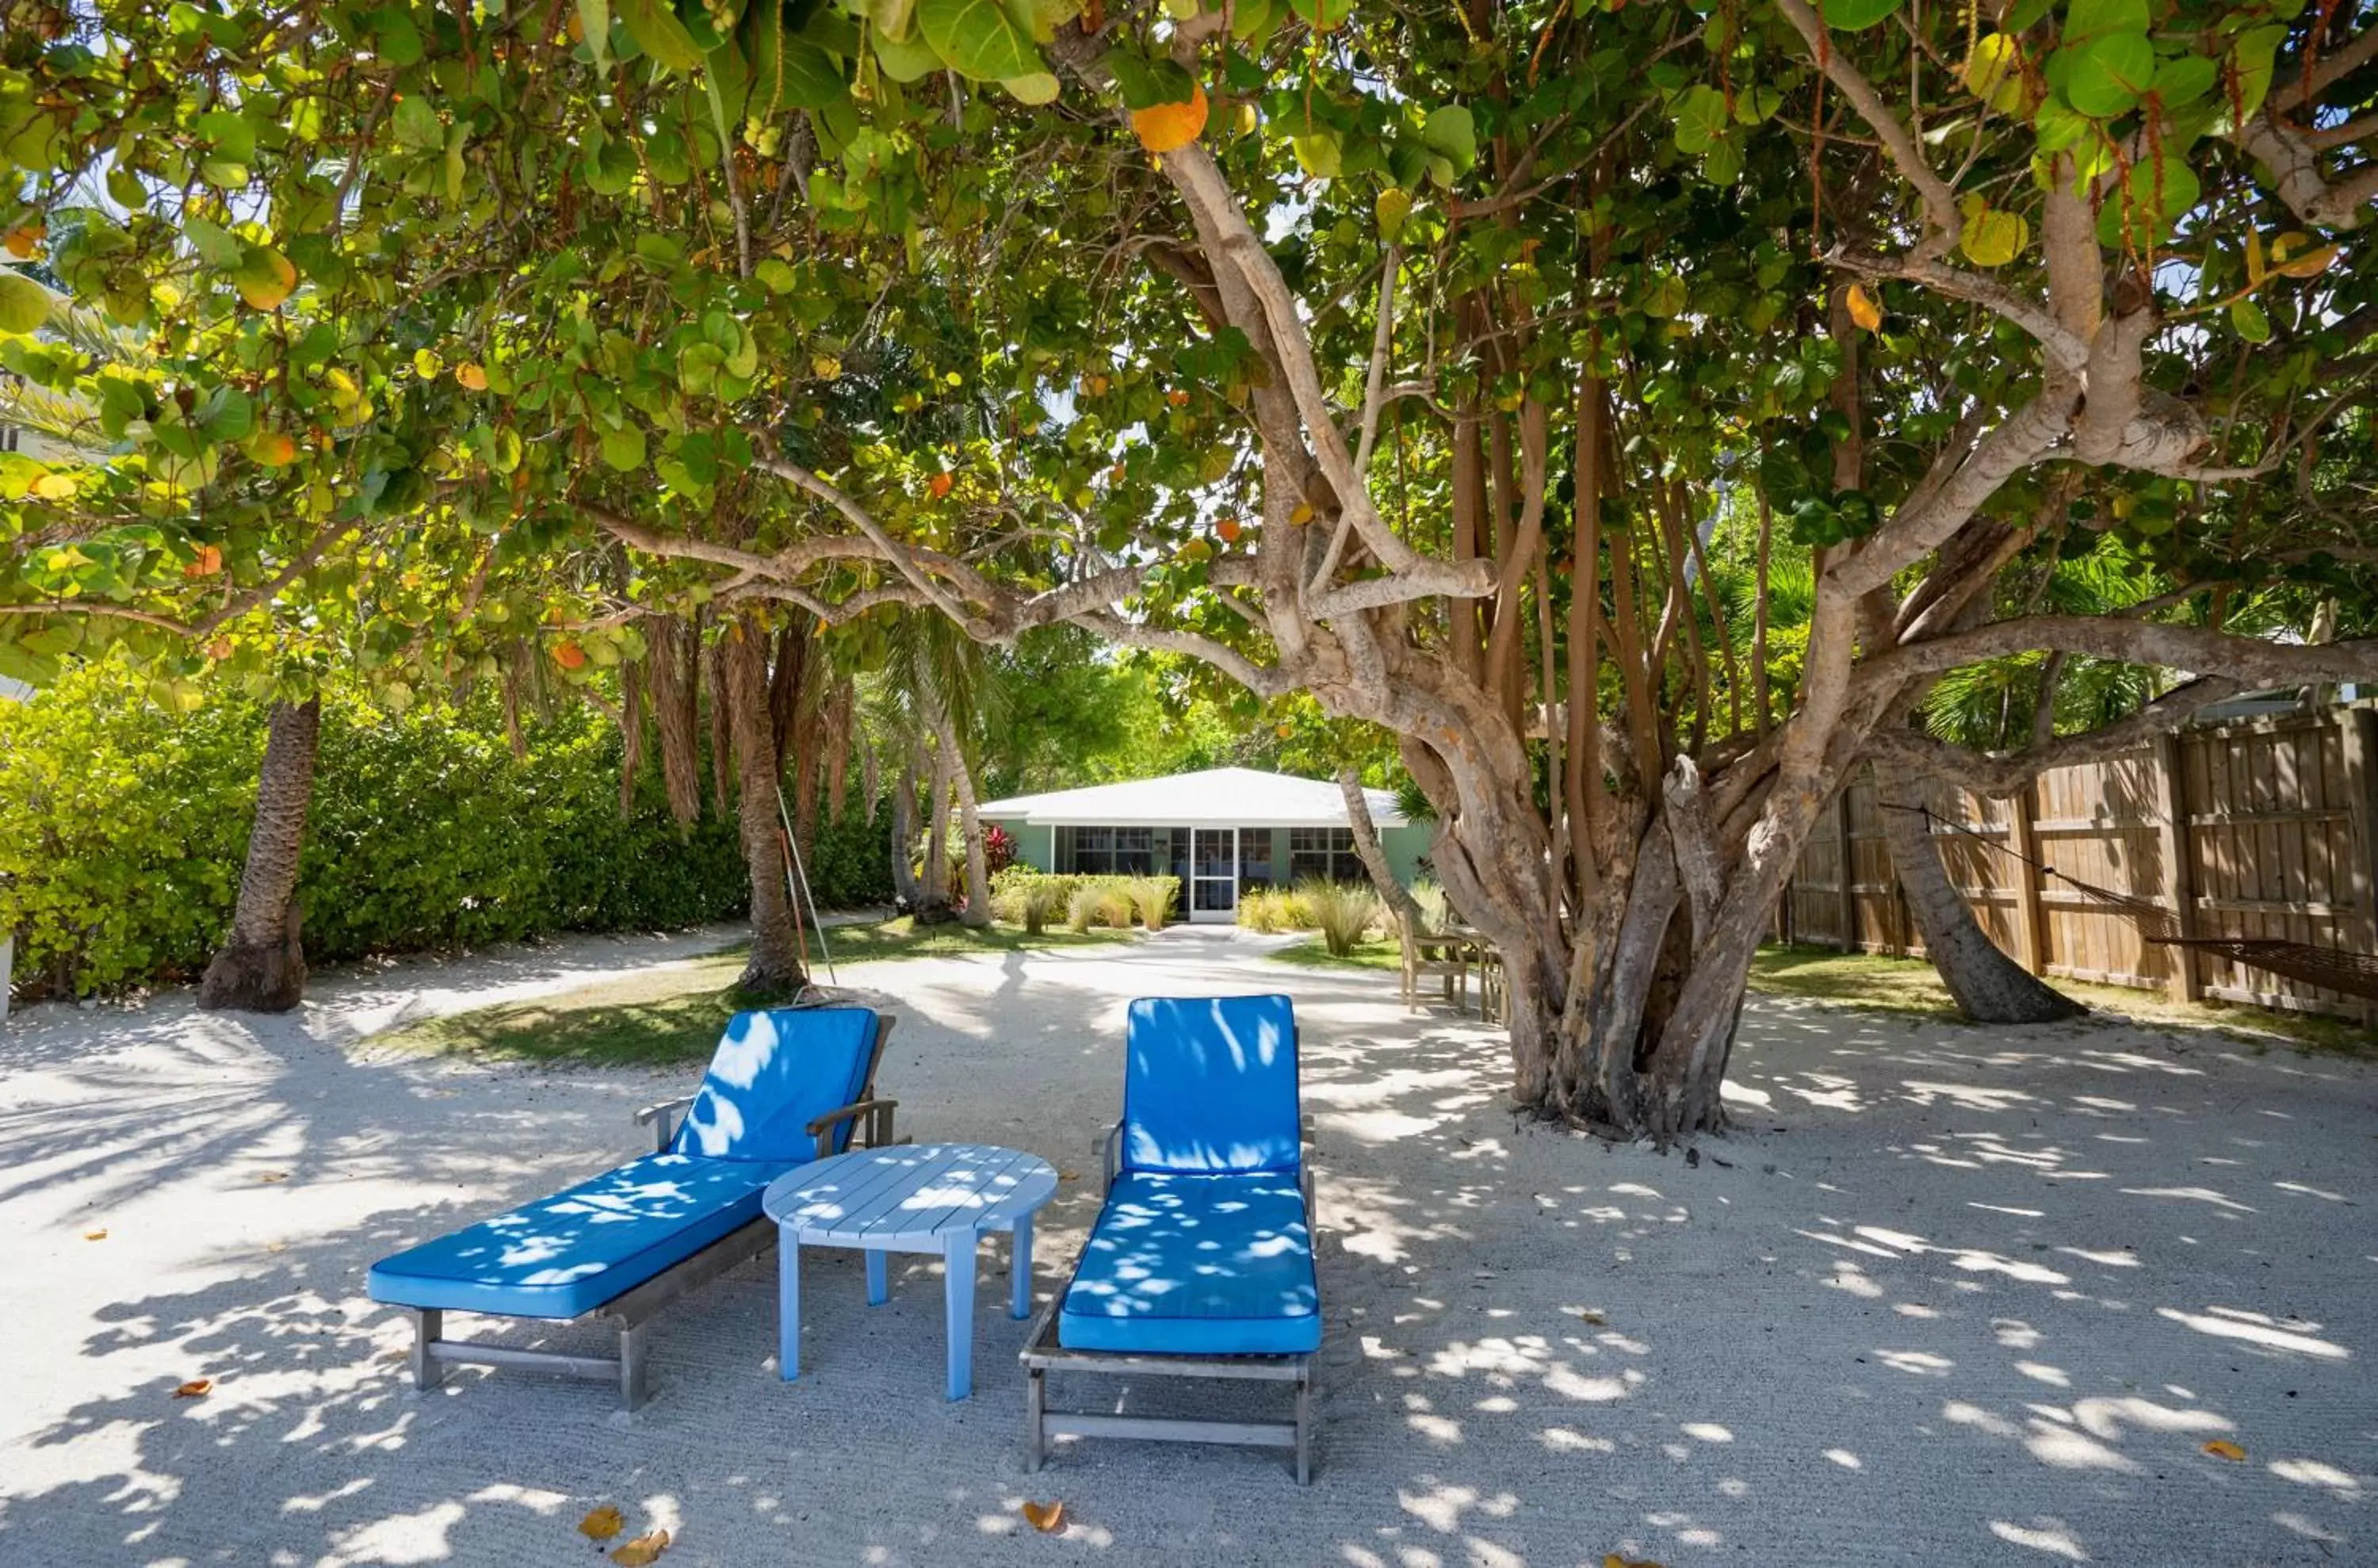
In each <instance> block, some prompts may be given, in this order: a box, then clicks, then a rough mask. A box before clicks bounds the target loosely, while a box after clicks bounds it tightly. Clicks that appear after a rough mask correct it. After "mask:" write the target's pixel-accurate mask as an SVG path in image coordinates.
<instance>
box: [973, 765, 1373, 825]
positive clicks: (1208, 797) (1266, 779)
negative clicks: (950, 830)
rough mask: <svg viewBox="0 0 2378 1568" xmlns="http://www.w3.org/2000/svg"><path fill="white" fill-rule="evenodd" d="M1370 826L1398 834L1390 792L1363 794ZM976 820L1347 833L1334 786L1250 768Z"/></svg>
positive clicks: (1013, 804)
mask: <svg viewBox="0 0 2378 1568" xmlns="http://www.w3.org/2000/svg"><path fill="white" fill-rule="evenodd" d="M1363 796H1364V798H1365V799H1366V800H1368V802H1370V807H1371V821H1372V822H1373V823H1375V825H1377V826H1381V827H1400V826H1403V821H1404V814H1403V813H1402V812H1400V811H1398V810H1397V809H1396V797H1395V796H1394V794H1393V793H1392V792H1390V791H1388V790H1363ZM977 810H978V812H979V814H981V815H983V816H986V817H996V818H1000V819H1003V820H1005V821H1009V822H1015V821H1019V820H1020V821H1023V822H1027V823H1029V824H1031V825H1032V826H1038V827H1059V826H1063V827H1343V826H1346V797H1345V796H1344V794H1342V793H1341V792H1339V788H1338V786H1337V785H1336V784H1334V783H1329V782H1327V781H1325V780H1322V779H1318V778H1291V777H1290V776H1289V775H1287V774H1285V773H1265V772H1262V771H1261V770H1259V769H1256V768H1252V767H1209V768H1207V769H1205V770H1203V771H1202V772H1198V773H1176V774H1174V775H1172V776H1171V778H1135V779H1133V780H1132V781H1131V782H1130V783H1128V784H1093V785H1091V786H1090V787H1089V788H1088V789H1086V790H1054V791H1052V792H1051V793H1049V794H1045V795H1017V796H1015V797H1014V798H1013V799H1010V800H1004V801H989V802H984V803H983V804H982V805H981V806H979V807H978V808H977Z"/></svg>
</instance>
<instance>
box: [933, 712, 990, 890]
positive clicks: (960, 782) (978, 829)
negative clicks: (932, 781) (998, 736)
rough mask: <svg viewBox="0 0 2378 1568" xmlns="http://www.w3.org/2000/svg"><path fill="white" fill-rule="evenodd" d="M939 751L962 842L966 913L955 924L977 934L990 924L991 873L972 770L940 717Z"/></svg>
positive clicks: (951, 726)
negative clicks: (947, 773) (943, 757)
mask: <svg viewBox="0 0 2378 1568" xmlns="http://www.w3.org/2000/svg"><path fill="white" fill-rule="evenodd" d="M939 718H940V721H941V741H942V751H943V754H944V755H946V756H947V757H948V758H949V759H950V780H951V782H953V783H954V784H955V785H956V786H957V791H958V833H959V835H960V836H961V837H962V838H964V839H965V840H966V910H965V912H963V913H962V914H960V915H959V916H958V919H959V921H960V922H961V923H964V924H966V925H967V926H970V927H972V928H973V929H975V930H977V931H980V930H982V929H983V928H984V927H986V926H988V925H990V924H991V869H990V866H989V864H988V862H986V861H985V860H984V858H983V851H982V820H981V819H980V818H979V817H978V816H976V815H975V795H974V770H973V769H972V768H970V767H968V766H967V759H966V753H965V752H964V751H962V750H961V749H959V746H958V732H957V727H956V726H955V725H954V724H952V723H951V722H950V719H949V716H948V715H947V714H946V713H944V714H942V715H940V716H939Z"/></svg>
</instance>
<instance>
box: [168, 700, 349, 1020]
mask: <svg viewBox="0 0 2378 1568" xmlns="http://www.w3.org/2000/svg"><path fill="white" fill-rule="evenodd" d="M321 741H322V699H321V698H319V697H309V698H307V699H306V701H305V702H302V703H285V702H284V703H275V704H274V705H273V706H272V716H271V718H270V720H269V728H268V730H267V731H266V734H265V741H264V763H263V766H262V767H261V768H259V769H258V776H257V788H256V824H255V826H253V827H251V828H250V829H249V830H248V835H247V863H246V865H245V866H243V867H242V868H241V871H240V876H239V902H238V904H237V906H236V907H235V908H234V910H233V911H232V919H231V935H229V936H228V937H227V938H225V939H224V942H223V945H222V948H221V949H219V950H218V951H217V952H216V954H215V956H214V959H213V961H212V962H210V963H209V964H208V965H207V972H206V978H205V979H204V980H203V981H201V982H200V983H199V985H198V1006H199V1007H233V1008H237V1009H239V1010H240V1011H243V1012H252V1013H282V1012H287V1011H288V1010H289V1009H290V1008H292V1007H295V1006H296V1005H297V1004H298V1003H299V1002H300V1001H301V1000H303V999H304V996H305V994H306V952H305V948H304V947H303V945H302V944H301V943H300V941H299V939H298V933H297V927H298V922H299V920H300V912H299V909H298V904H297V872H298V867H299V865H300V864H301V862H303V860H304V857H305V850H306V814H307V813H308V812H309V811H310V810H311V809H312V806H313V802H314V761H315V758H316V756H317V755H318V753H319V752H320V749H321Z"/></svg>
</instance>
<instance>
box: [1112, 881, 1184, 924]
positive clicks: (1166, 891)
mask: <svg viewBox="0 0 2378 1568" xmlns="http://www.w3.org/2000/svg"><path fill="white" fill-rule="evenodd" d="M1123 892H1124V894H1125V896H1126V897H1128V898H1129V899H1131V907H1132V909H1133V911H1135V913H1137V914H1138V916H1139V923H1140V924H1142V925H1144V926H1146V927H1147V929H1148V930H1150V931H1161V930H1163V929H1164V927H1165V925H1166V923H1168V922H1170V921H1171V919H1172V901H1173V900H1174V899H1177V898H1179V897H1180V896H1181V879H1180V878H1179V877H1177V876H1135V877H1133V878H1132V879H1131V881H1130V882H1128V883H1126V884H1125V885H1124V887H1123Z"/></svg>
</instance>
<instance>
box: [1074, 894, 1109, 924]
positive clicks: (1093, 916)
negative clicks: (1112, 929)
mask: <svg viewBox="0 0 2378 1568" xmlns="http://www.w3.org/2000/svg"><path fill="white" fill-rule="evenodd" d="M1105 901H1106V895H1105V894H1103V893H1101V892H1099V890H1098V889H1097V888H1095V887H1076V888H1075V889H1074V892H1073V896H1072V897H1071V898H1069V899H1066V900H1065V928H1066V929H1067V930H1069V931H1087V930H1088V929H1089V928H1090V927H1091V926H1093V925H1096V924H1097V923H1099V905H1100V904H1102V903H1104V902H1105Z"/></svg>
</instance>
